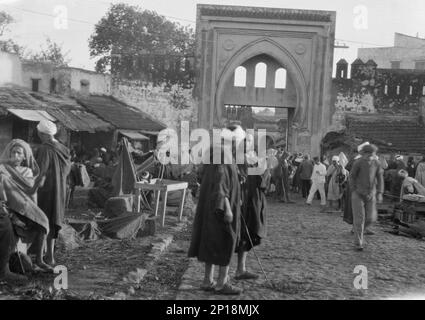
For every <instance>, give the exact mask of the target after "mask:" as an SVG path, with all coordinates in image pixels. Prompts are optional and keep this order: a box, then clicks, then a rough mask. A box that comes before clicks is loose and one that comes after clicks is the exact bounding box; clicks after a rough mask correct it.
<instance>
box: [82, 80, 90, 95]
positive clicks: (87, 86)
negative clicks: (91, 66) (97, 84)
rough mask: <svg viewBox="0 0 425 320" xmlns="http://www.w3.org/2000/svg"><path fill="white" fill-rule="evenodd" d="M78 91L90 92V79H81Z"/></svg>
mask: <svg viewBox="0 0 425 320" xmlns="http://www.w3.org/2000/svg"><path fill="white" fill-rule="evenodd" d="M80 93H82V94H89V93H90V81H89V80H85V79H83V80H81V81H80Z"/></svg>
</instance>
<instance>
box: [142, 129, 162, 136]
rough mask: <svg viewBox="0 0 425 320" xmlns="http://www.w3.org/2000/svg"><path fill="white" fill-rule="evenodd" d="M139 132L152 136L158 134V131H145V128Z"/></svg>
mask: <svg viewBox="0 0 425 320" xmlns="http://www.w3.org/2000/svg"><path fill="white" fill-rule="evenodd" d="M140 132H141V133H144V134H150V135H152V136H157V135H158V134H159V131H146V130H140Z"/></svg>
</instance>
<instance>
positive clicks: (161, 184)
mask: <svg viewBox="0 0 425 320" xmlns="http://www.w3.org/2000/svg"><path fill="white" fill-rule="evenodd" d="M188 186H189V184H188V183H187V182H181V181H173V180H165V179H163V180H160V179H153V180H151V182H150V183H147V182H136V183H135V186H134V188H135V194H136V211H137V213H139V212H140V210H141V208H140V200H141V193H142V192H143V191H153V192H154V194H155V209H154V211H155V217H157V216H158V209H159V199H160V197H161V193H162V194H163V199H162V203H163V208H162V217H161V218H162V219H161V220H162V221H161V226H164V225H165V212H166V210H167V197H168V193H169V192H172V191H179V190H182V191H183V193H182V198H181V201H180V206H179V209H178V210H179V221H181V219H182V216H183V207H184V200H185V197H186V190H187V187H188Z"/></svg>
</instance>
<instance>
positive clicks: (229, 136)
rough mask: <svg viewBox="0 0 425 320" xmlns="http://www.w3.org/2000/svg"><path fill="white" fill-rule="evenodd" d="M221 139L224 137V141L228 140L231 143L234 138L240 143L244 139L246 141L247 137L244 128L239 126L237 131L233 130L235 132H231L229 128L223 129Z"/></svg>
mask: <svg viewBox="0 0 425 320" xmlns="http://www.w3.org/2000/svg"><path fill="white" fill-rule="evenodd" d="M221 137H222V138H223V139H224V140H227V141H231V140H233V138H236V141H238V142H240V141H242V140H243V139H245V137H246V133H245V131H244V130H243V129H242V127H241V126H237V127H236V129H235V130H233V131H231V130H229V129H227V128H225V129H223V130H222V131H221Z"/></svg>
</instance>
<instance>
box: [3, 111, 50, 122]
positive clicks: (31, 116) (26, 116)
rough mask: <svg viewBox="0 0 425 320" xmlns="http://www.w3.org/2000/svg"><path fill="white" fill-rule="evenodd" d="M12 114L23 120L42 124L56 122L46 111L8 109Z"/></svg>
mask: <svg viewBox="0 0 425 320" xmlns="http://www.w3.org/2000/svg"><path fill="white" fill-rule="evenodd" d="M7 111H9V112H10V113H12V114H14V115H15V116H17V117H19V118H21V119H22V120H27V121H35V122H40V121H41V120H50V121H56V119H55V118H53V117H52V116H51V115H50V114H48V113H47V112H46V111H44V110H24V109H7Z"/></svg>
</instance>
